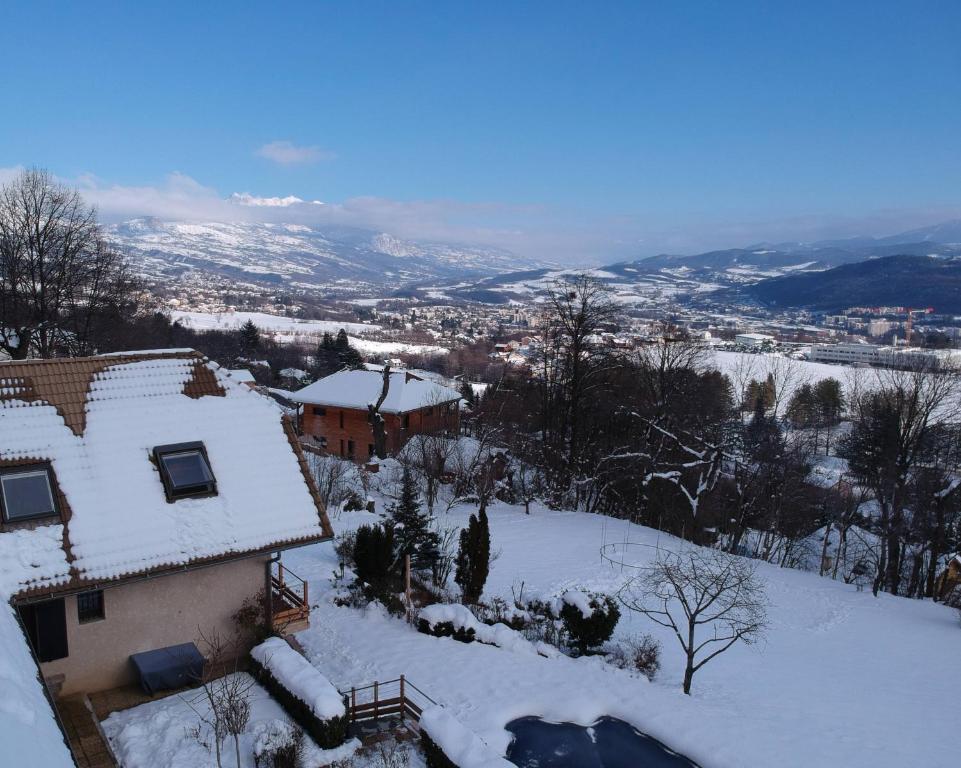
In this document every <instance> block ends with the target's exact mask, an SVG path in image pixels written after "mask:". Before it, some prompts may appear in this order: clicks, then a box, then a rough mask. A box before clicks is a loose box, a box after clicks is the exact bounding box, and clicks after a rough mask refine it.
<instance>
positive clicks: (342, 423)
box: [340, 411, 344, 429]
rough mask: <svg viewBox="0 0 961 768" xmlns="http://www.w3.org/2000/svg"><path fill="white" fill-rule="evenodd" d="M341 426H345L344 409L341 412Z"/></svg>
mask: <svg viewBox="0 0 961 768" xmlns="http://www.w3.org/2000/svg"><path fill="white" fill-rule="evenodd" d="M340 428H341V429H343V428H344V412H343V411H341V412H340Z"/></svg>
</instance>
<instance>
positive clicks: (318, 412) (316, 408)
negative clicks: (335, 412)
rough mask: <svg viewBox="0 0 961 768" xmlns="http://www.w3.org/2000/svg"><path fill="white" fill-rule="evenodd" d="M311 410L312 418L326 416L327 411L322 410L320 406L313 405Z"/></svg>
mask: <svg viewBox="0 0 961 768" xmlns="http://www.w3.org/2000/svg"><path fill="white" fill-rule="evenodd" d="M311 410H312V411H313V413H314V416H326V415H327V409H326V408H324V407H323V406H322V405H315V406H314V407H313V408H311Z"/></svg>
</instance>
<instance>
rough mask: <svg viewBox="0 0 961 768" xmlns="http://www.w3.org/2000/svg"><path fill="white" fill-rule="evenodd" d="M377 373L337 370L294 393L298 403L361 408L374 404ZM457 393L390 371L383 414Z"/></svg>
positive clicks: (452, 397) (456, 396) (446, 399)
mask: <svg viewBox="0 0 961 768" xmlns="http://www.w3.org/2000/svg"><path fill="white" fill-rule="evenodd" d="M383 381H384V378H383V374H382V373H380V372H379V371H340V372H339V373H334V374H331V375H330V376H325V377H324V378H322V379H321V380H320V381H315V382H314V383H313V384H310V385H309V386H306V387H304V388H303V389H300V390H298V391H296V392H294V393H293V395H292V399H293V400H294V401H295V402H298V403H308V404H311V405H329V406H335V407H340V408H362V409H364V410H367V405H368V404H374V403H376V402H377V400H378V398H379V397H380V393H381V389H382V388H383ZM460 396H461V395H460V392H458V391H457V390H455V389H451V388H450V387H445V386H443V385H441V384H438V383H437V382H434V381H427V380H425V379H422V378H420V377H419V376H415V375H413V374H411V373H409V372H407V371H392V372H391V374H390V386H389V387H388V389H387V397H386V398H385V399H384V402H383V404H382V405H381V407H380V410H381V412H382V413H406V412H407V411H414V410H417V409H418V408H426V407H428V406H432V405H438V404H440V403H449V402H451V401H456V400H459V399H460Z"/></svg>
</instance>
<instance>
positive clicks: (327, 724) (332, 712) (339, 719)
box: [250, 637, 347, 749]
mask: <svg viewBox="0 0 961 768" xmlns="http://www.w3.org/2000/svg"><path fill="white" fill-rule="evenodd" d="M250 657H251V660H252V666H253V669H252V672H253V674H254V677H256V678H257V680H259V681H260V683H261V684H262V685H263V686H264V688H266V689H267V690H268V691H270V694H271V695H272V696H273V697H274V698H275V699H277V701H278V702H280V704H281V706H283V708H284V709H285V710H286V711H287V714H289V715H290V716H291V717H292V718H293V719H294V720H295V721H296V722H297V723H298V724H299V725H300V727H301V728H303V729H304V730H305V731H306V732H307V733H309V734H310V736H311V737H312V738H313V739H314V741H315V742H317V744H318V746H320V747H322V748H324V749H332V748H333V747H337V746H340V745H341V744H343V742H344V740H345V739H346V738H347V709H346V707H345V706H344V700H343V699H342V698H341V695H340V693H339V692H338V691H337V689H336V688H334V686H333V685H331V683H330V681H329V680H328V679H327V678H326V677H324V676H323V675H322V674H321V673H320V672H319V671H318V670H317V668H316V667H314V666H313V665H312V664H311V663H310V662H309V661H307V659H305V658H304V657H303V656H301V655H300V654H299V653H297V651H295V650H294V649H293V648H291V647H290V645H288V644H287V643H286V642H285V641H284V640H282V639H280V638H279V637H271V638H268V639H267V640H265V641H264V642H263V643H261V644H260V645H258V646H256V647H255V648H254V649H252V650H251V651H250Z"/></svg>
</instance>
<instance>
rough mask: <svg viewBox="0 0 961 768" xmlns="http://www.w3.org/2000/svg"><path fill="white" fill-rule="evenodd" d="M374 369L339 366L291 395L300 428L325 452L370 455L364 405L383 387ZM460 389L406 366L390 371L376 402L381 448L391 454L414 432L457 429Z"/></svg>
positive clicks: (362, 457)
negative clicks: (382, 430) (384, 442)
mask: <svg viewBox="0 0 961 768" xmlns="http://www.w3.org/2000/svg"><path fill="white" fill-rule="evenodd" d="M383 381H384V379H383V374H382V373H381V372H380V371H340V372H339V373H335V374H333V375H331V376H326V377H324V378H323V379H321V380H320V381H315V382H314V383H313V384H311V385H309V386H307V387H304V388H303V389H301V390H298V391H297V392H294V393H293V394H292V395H291V399H293V400H294V401H295V402H297V403H300V404H301V405H302V406H303V411H302V412H301V416H300V430H301V432H302V433H303V434H304V435H305V436H307V437H310V438H313V440H314V441H315V442H316V444H317V445H318V446H319V447H320V448H321V449H322V450H324V451H326V452H327V453H332V454H334V455H337V456H341V457H343V458H345V459H351V460H353V461H359V462H363V461H367V460H368V459H370V458H371V457H372V456H373V455H374V432H373V427H372V426H371V424H370V421H369V420H368V413H369V408H368V405H374V404H376V402H377V400H378V399H379V398H380V395H381V392H382V390H383ZM460 399H461V394H460V392H458V391H456V390H454V389H451V388H450V387H445V386H443V385H441V384H438V383H437V382H434V381H430V380H427V379H423V378H421V377H419V376H416V375H414V374H413V373H410V372H409V371H392V372H391V374H390V384H389V386H388V388H387V396H386V397H385V398H384V402H383V403H382V404H381V406H380V414H381V415H382V416H383V418H384V423H385V427H386V430H387V452H388V453H390V454H396V453H397V452H398V451H399V450H400V449H401V448H403V447H404V444H405V443H406V442H407V441H408V440H409V439H410V438H411V437H412V436H414V435H417V434H435V433H451V434H455V433H456V432H457V431H458V429H459V428H460V407H459V402H460Z"/></svg>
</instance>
